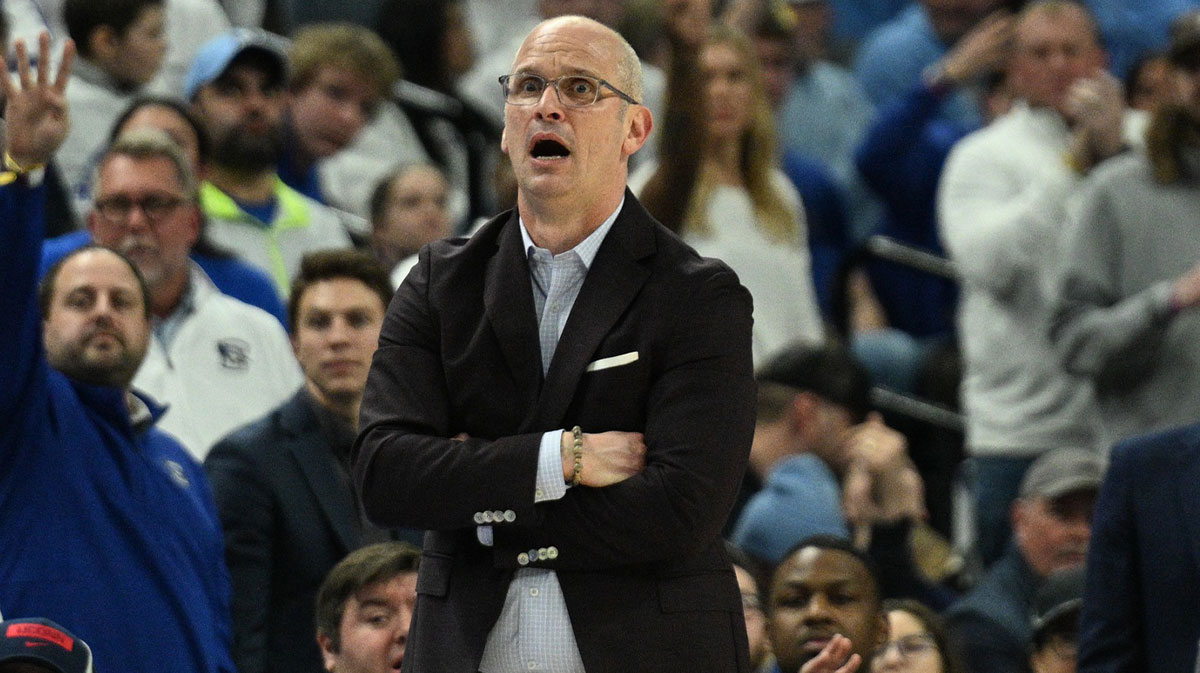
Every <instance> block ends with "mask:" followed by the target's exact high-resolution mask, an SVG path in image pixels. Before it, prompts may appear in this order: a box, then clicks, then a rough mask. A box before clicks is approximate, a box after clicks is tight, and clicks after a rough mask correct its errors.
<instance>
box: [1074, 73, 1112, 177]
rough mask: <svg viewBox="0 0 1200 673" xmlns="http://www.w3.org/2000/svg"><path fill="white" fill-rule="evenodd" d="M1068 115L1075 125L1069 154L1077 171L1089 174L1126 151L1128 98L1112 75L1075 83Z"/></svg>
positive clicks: (1099, 75) (1103, 75) (1104, 74)
mask: <svg viewBox="0 0 1200 673" xmlns="http://www.w3.org/2000/svg"><path fill="white" fill-rule="evenodd" d="M1066 112H1067V119H1068V121H1070V122H1071V123H1072V124H1073V125H1074V135H1073V137H1072V142H1071V148H1070V152H1071V154H1072V161H1073V163H1074V165H1075V167H1076V168H1077V169H1079V170H1081V171H1083V172H1087V171H1088V170H1090V169H1091V168H1092V167H1093V166H1095V165H1096V164H1098V163H1100V162H1101V161H1104V160H1105V159H1107V158H1109V157H1111V156H1113V155H1115V154H1117V153H1118V152H1120V151H1121V150H1122V149H1124V147H1125V141H1124V138H1123V137H1122V135H1121V126H1122V121H1123V119H1124V114H1125V96H1124V93H1123V92H1122V88H1121V82H1120V81H1119V80H1118V79H1117V78H1116V77H1114V76H1113V75H1112V74H1111V73H1109V72H1107V71H1103V70H1102V71H1099V72H1097V73H1096V74H1094V75H1092V76H1091V77H1083V78H1080V79H1078V80H1076V81H1075V83H1074V84H1072V85H1071V90H1070V91H1069V92H1068V93H1067V101H1066Z"/></svg>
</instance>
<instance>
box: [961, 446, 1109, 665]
mask: <svg viewBox="0 0 1200 673" xmlns="http://www.w3.org/2000/svg"><path fill="white" fill-rule="evenodd" d="M1104 470H1105V464H1104V460H1103V459H1102V458H1101V457H1099V456H1098V455H1097V454H1096V453H1094V452H1092V451H1087V450H1083V449H1055V450H1053V451H1050V452H1048V453H1045V454H1043V455H1042V456H1041V457H1039V458H1038V459H1037V460H1036V461H1034V463H1033V464H1032V465H1030V467H1029V470H1028V471H1027V472H1026V473H1025V477H1024V479H1023V480H1022V482H1021V487H1020V491H1019V493H1018V496H1017V500H1016V502H1014V503H1013V507H1012V527H1013V539H1012V540H1011V541H1010V543H1009V545H1008V548H1007V550H1006V551H1005V553H1004V555H1003V556H1002V557H1000V560H999V561H997V562H996V563H994V564H993V565H992V566H991V567H990V568H989V569H988V571H987V573H986V574H985V575H984V576H983V579H982V580H980V582H979V584H977V585H976V586H975V588H974V589H973V590H972V591H971V592H970V593H968V594H967V595H966V596H964V597H963V598H962V599H961V600H959V601H958V602H957V603H955V604H954V605H952V606H950V609H949V610H948V611H947V612H946V620H947V625H948V626H949V627H950V634H951V637H952V638H953V639H954V640H956V641H957V642H958V645H959V647H960V649H961V651H962V653H963V656H964V658H965V659H966V663H967V668H968V670H970V671H972V672H973V673H992V672H996V673H999V672H1005V673H1022V672H1025V671H1028V670H1029V648H1030V645H1031V643H1032V642H1033V628H1032V625H1031V624H1030V619H1029V615H1030V614H1031V613H1032V611H1033V606H1034V596H1035V594H1036V592H1037V590H1038V587H1039V586H1040V585H1041V584H1042V582H1043V580H1044V578H1046V577H1048V576H1049V575H1050V574H1051V573H1053V572H1055V571H1057V570H1061V569H1064V568H1070V567H1073V566H1078V565H1081V564H1082V563H1083V562H1084V560H1085V558H1086V554H1087V547H1088V541H1089V538H1090V537H1091V522H1092V508H1093V506H1094V504H1095V501H1096V492H1097V490H1098V489H1099V488H1100V482H1101V481H1102V480H1103V478H1104Z"/></svg>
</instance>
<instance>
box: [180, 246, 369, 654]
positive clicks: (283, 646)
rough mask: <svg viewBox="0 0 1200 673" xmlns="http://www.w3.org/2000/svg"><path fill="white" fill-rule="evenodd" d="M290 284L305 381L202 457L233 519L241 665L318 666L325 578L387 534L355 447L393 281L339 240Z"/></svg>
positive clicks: (229, 553)
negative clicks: (319, 605) (366, 493)
mask: <svg viewBox="0 0 1200 673" xmlns="http://www.w3.org/2000/svg"><path fill="white" fill-rule="evenodd" d="M292 287H293V292H292V296H291V299H290V302H289V306H288V310H289V315H290V316H291V318H290V320H291V325H290V327H291V333H292V347H293V349H294V351H295V353H296V357H297V359H298V360H299V361H300V367H301V369H302V370H303V371H304V385H303V387H302V388H301V389H300V391H299V392H297V393H296V394H295V395H294V396H293V397H292V398H291V399H290V400H289V401H287V402H285V403H284V404H283V405H282V406H280V407H278V408H277V409H275V410H274V411H272V412H271V413H270V414H268V415H267V416H266V417H264V418H263V419H261V420H259V421H256V422H254V423H251V424H250V425H247V426H245V427H243V428H241V429H240V430H237V431H235V432H234V433H233V434H231V435H229V436H228V437H226V438H225V439H223V440H222V441H221V442H219V443H218V444H217V445H216V446H215V447H214V448H213V450H212V452H211V453H209V455H208V457H207V458H206V459H205V461H204V466H205V469H207V470H208V473H209V475H210V478H211V481H212V484H213V493H214V496H215V498H216V501H217V509H218V511H219V512H220V517H221V525H222V527H223V528H224V531H225V557H226V562H227V564H228V566H229V571H230V574H231V575H232V578H233V585H234V598H233V629H234V659H235V660H236V661H237V664H238V670H239V671H242V672H243V673H249V672H250V671H255V672H257V673H264V672H268V671H289V672H294V673H301V672H311V673H319V671H321V670H322V667H321V656H320V653H319V652H318V650H317V644H316V641H314V640H313V621H312V614H313V600H314V599H315V597H316V594H317V588H318V587H319V586H320V584H321V581H322V580H323V579H324V578H325V575H326V573H328V572H329V569H330V568H332V567H333V566H334V564H336V563H337V562H338V561H339V560H340V559H341V558H342V557H344V556H345V555H346V554H347V553H349V552H351V551H353V550H354V549H357V548H358V547H360V546H362V545H363V544H365V543H366V542H369V541H370V540H371V538H373V537H382V532H381V531H377V530H374V529H369V528H367V529H364V526H363V525H362V523H361V517H360V515H359V508H358V506H357V504H356V502H355V497H354V494H353V492H352V490H351V485H350V483H351V482H350V476H349V455H350V446H351V444H352V443H353V441H354V436H355V431H356V429H357V423H358V405H359V402H360V401H361V400H362V391H363V385H364V384H365V382H366V378H367V370H368V368H369V367H370V365H371V354H372V353H374V351H375V345H376V342H377V340H378V338H379V327H380V325H381V324H382V322H383V313H384V310H385V308H386V307H387V302H388V300H389V299H391V293H392V290H391V284H390V282H389V280H388V277H387V274H386V273H385V272H384V270H383V269H382V267H380V266H379V265H378V264H377V263H376V262H375V261H374V259H372V258H371V257H369V256H367V255H366V254H364V253H360V252H355V251H350V250H330V251H325V252H317V253H311V254H309V255H307V256H305V257H304V259H303V260H302V262H301V264H300V273H299V274H298V275H297V277H296V278H295V281H294V283H293V286H292Z"/></svg>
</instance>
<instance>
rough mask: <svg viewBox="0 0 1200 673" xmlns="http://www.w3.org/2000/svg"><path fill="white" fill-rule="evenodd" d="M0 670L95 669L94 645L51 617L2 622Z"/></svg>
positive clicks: (59, 672)
mask: <svg viewBox="0 0 1200 673" xmlns="http://www.w3.org/2000/svg"><path fill="white" fill-rule="evenodd" d="M0 673H92V648H90V647H88V645H87V643H85V642H83V641H82V640H80V639H78V638H76V637H75V636H73V635H71V632H70V631H68V630H66V629H64V628H63V627H61V626H59V625H58V624H55V623H54V622H52V621H50V620H49V619H12V620H9V621H7V622H0Z"/></svg>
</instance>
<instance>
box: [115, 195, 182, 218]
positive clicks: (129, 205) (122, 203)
mask: <svg viewBox="0 0 1200 673" xmlns="http://www.w3.org/2000/svg"><path fill="white" fill-rule="evenodd" d="M188 201H189V200H188V199H185V198H183V197H181V196H175V195H174V194H151V195H149V196H146V197H143V198H141V199H131V198H129V197H128V196H109V197H107V198H103V199H98V200H97V201H96V202H95V205H94V207H95V208H96V212H98V213H100V217H103V218H104V219H106V220H108V221H109V222H112V223H114V224H124V223H126V222H128V221H129V218H130V217H131V216H132V215H133V210H134V208H137V209H140V210H141V211H142V214H143V215H145V216H146V219H147V220H150V222H152V223H154V224H158V223H159V222H161V221H162V220H164V219H165V218H167V217H168V216H170V214H171V213H173V212H175V209H176V208H178V207H180V206H182V205H183V204H185V203H187V202H188Z"/></svg>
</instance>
